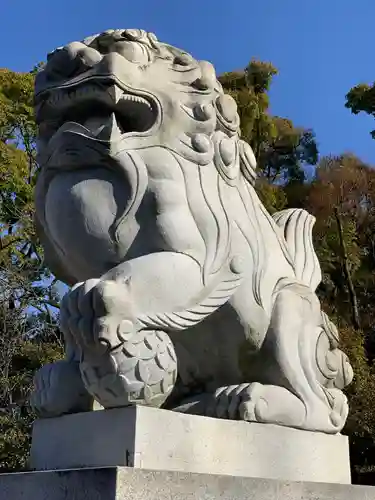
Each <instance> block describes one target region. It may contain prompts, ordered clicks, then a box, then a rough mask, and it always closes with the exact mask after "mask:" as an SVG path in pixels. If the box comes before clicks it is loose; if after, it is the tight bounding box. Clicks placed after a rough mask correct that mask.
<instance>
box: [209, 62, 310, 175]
mask: <svg viewBox="0 0 375 500" xmlns="http://www.w3.org/2000/svg"><path fill="white" fill-rule="evenodd" d="M275 75H277V70H276V68H275V67H274V66H273V65H272V64H271V63H268V62H261V61H257V60H252V61H251V62H250V63H249V65H248V66H247V68H246V69H245V70H243V71H237V72H232V73H225V74H223V75H222V76H220V78H219V80H220V82H221V84H222V85H223V87H224V89H225V90H226V91H227V92H228V93H229V94H231V95H232V97H233V98H234V99H235V100H236V102H237V105H238V112H239V116H240V119H241V134H242V137H243V139H244V140H246V141H247V142H249V143H250V145H251V146H252V148H253V150H254V154H255V157H256V158H257V162H258V170H259V175H260V176H261V177H264V178H265V179H266V180H267V182H268V183H269V184H272V183H275V182H278V181H282V182H283V183H285V182H288V183H295V182H297V183H299V184H301V183H303V181H304V180H305V172H304V168H305V166H306V165H315V164H316V163H317V161H318V148H317V144H316V141H315V135H314V132H313V131H312V130H310V129H303V128H301V127H295V126H294V125H293V123H292V122H291V120H288V119H286V118H281V117H278V116H272V115H270V113H269V95H268V92H269V90H270V87H271V84H272V79H273V77H274V76H275Z"/></svg>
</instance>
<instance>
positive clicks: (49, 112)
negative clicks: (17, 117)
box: [36, 82, 158, 142]
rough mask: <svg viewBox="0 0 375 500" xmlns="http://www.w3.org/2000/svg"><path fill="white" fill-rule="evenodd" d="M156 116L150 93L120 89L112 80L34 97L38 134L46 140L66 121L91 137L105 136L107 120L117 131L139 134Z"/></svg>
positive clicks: (150, 125) (151, 124)
mask: <svg viewBox="0 0 375 500" xmlns="http://www.w3.org/2000/svg"><path fill="white" fill-rule="evenodd" d="M157 116H158V113H157V105H156V102H155V101H154V100H152V98H151V97H149V96H146V95H141V94H140V93H135V92H134V93H133V92H126V91H123V90H121V89H120V88H119V87H118V86H117V85H116V84H114V83H113V82H109V83H103V82H100V83H98V82H86V83H84V84H80V85H79V86H75V87H70V88H66V89H56V90H54V91H52V92H50V93H49V94H46V95H42V96H40V97H39V98H37V100H36V120H37V123H38V124H39V135H40V137H41V139H43V140H44V141H47V142H48V141H49V140H50V139H51V138H52V136H53V135H55V133H56V132H57V131H58V130H59V129H60V128H61V127H62V126H63V125H64V124H66V123H67V122H70V123H74V124H78V125H79V126H81V128H82V127H83V131H84V130H86V131H87V132H88V133H89V135H90V136H91V137H96V138H98V139H103V140H109V139H110V137H109V136H108V130H107V129H108V124H109V123H111V124H112V125H111V126H113V123H115V125H116V126H117V130H118V133H119V134H121V135H123V134H129V133H140V134H141V133H147V132H148V131H149V130H150V129H151V128H152V127H153V126H154V125H155V123H156V121H157Z"/></svg>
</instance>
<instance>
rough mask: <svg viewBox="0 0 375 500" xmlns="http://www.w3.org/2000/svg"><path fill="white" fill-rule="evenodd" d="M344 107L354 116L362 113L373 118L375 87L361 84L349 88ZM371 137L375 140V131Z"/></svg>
mask: <svg viewBox="0 0 375 500" xmlns="http://www.w3.org/2000/svg"><path fill="white" fill-rule="evenodd" d="M345 106H346V107H347V108H349V109H350V110H351V112H352V113H354V114H355V115H357V114H358V113H361V112H364V113H367V114H369V115H371V116H375V85H374V84H373V85H368V84H366V83H361V84H359V85H356V86H355V87H353V88H351V89H350V90H349V92H348V93H347V94H346V103H345ZM371 135H372V137H373V138H374V139H375V130H373V131H372V132H371Z"/></svg>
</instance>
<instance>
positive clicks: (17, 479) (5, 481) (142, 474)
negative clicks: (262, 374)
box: [0, 468, 375, 500]
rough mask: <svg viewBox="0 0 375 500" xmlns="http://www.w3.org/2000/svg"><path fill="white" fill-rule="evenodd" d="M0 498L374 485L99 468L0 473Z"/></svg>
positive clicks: (193, 498)
mask: <svg viewBox="0 0 375 500" xmlns="http://www.w3.org/2000/svg"><path fill="white" fill-rule="evenodd" d="M0 500H375V488H374V487H362V486H350V485H339V484H322V483H293V482H286V481H273V480H269V479H250V478H241V477H229V476H213V475H206V474H187V473H180V472H163V471H147V470H136V469H129V468H102V469H87V470H70V471H60V472H57V471H48V472H34V473H25V474H4V475H0Z"/></svg>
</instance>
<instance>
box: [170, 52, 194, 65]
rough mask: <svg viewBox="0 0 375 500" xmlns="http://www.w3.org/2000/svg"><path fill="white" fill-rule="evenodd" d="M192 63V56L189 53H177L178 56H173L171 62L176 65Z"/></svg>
mask: <svg viewBox="0 0 375 500" xmlns="http://www.w3.org/2000/svg"><path fill="white" fill-rule="evenodd" d="M192 63H193V58H192V56H191V55H190V54H185V53H182V54H179V55H178V56H175V58H174V60H173V64H175V65H176V66H190V65H191V64H192Z"/></svg>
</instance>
